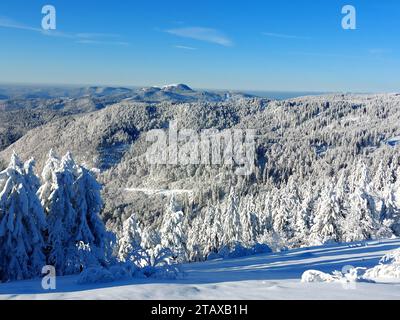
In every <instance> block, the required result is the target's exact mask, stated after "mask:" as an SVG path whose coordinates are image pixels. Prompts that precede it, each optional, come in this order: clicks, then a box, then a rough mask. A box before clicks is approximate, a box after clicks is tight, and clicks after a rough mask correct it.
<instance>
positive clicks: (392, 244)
mask: <svg viewBox="0 0 400 320" xmlns="http://www.w3.org/2000/svg"><path fill="white" fill-rule="evenodd" d="M398 247H400V239H392V240H385V241H369V242H364V243H354V244H342V245H336V244H335V245H326V246H324V247H313V248H303V249H296V250H290V251H287V252H283V253H277V254H268V255H258V256H251V257H244V258H239V259H233V260H225V261H222V260H216V261H210V262H205V263H194V264H188V265H184V266H183V269H184V270H185V272H186V276H185V277H184V278H183V279H179V280H149V279H135V280H130V281H120V282H114V283H108V284H99V285H78V284H76V279H77V277H76V276H68V277H59V278H58V279H57V290H55V291H54V292H53V293H45V292H44V291H43V290H42V289H41V286H40V280H31V281H20V282H12V283H5V284H0V299H400V280H399V282H391V283H352V284H340V283H301V282H300V278H301V275H302V273H303V272H304V271H305V270H308V269H316V270H321V271H324V272H331V271H334V270H342V268H343V267H345V266H348V265H351V266H354V267H368V268H370V267H373V266H374V265H376V264H377V263H378V262H379V259H380V258H381V257H382V256H383V255H384V254H386V253H387V252H388V251H391V250H393V249H396V248H398Z"/></svg>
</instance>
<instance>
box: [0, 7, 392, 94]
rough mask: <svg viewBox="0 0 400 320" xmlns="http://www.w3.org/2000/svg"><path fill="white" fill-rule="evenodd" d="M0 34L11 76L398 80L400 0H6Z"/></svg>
mask: <svg viewBox="0 0 400 320" xmlns="http://www.w3.org/2000/svg"><path fill="white" fill-rule="evenodd" d="M45 4H51V5H54V6H55V8H56V10H57V11H56V13H57V15H56V18H57V29H56V30H55V31H50V33H45V32H43V31H41V20H42V17H43V15H42V13H41V10H42V6H43V5H45ZM347 4H351V5H353V6H354V7H355V8H356V10H357V29H356V30H344V29H342V26H341V20H342V18H343V15H342V13H341V10H342V7H343V6H344V5H347ZM0 41H1V44H2V46H1V48H0V82H7V83H10V82H11V83H48V84H98V85H125V86H134V85H138V86H139V85H144V86H146V85H163V84H168V83H187V84H188V85H190V86H192V87H195V88H212V89H238V90H282V91H357V92H378V91H380V92H382V91H399V90H400V1H398V0H379V1H378V0H348V1H339V0H279V1H275V0H274V1H272V0H271V1H269V0H201V1H200V0H185V1H180V0H169V1H165V0H163V1H161V0H150V1H135V0H132V1H127V0H124V1H122V0H114V1H108V0H101V1H100V0H84V1H82V0H79V1H78V0H46V1H37V0H29V1H26V0H2V1H1V2H0Z"/></svg>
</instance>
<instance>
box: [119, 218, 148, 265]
mask: <svg viewBox="0 0 400 320" xmlns="http://www.w3.org/2000/svg"><path fill="white" fill-rule="evenodd" d="M140 232H141V231H140V227H139V224H138V222H137V221H136V218H135V215H134V214H132V215H131V216H130V217H129V218H128V219H126V220H125V221H124V223H123V227H122V233H121V236H120V238H119V240H118V246H119V249H118V259H119V260H120V261H123V262H125V261H128V260H129V259H130V258H131V257H133V258H134V257H135V253H136V252H137V251H139V250H141V246H140V245H141V242H142V238H141V236H140Z"/></svg>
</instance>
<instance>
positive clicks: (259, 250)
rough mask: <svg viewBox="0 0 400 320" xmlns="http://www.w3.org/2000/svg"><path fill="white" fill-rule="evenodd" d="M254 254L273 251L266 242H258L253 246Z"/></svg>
mask: <svg viewBox="0 0 400 320" xmlns="http://www.w3.org/2000/svg"><path fill="white" fill-rule="evenodd" d="M251 250H252V253H253V254H263V253H272V249H271V248H270V247H269V246H267V245H266V244H262V243H256V244H255V245H254V246H253V247H252V248H251Z"/></svg>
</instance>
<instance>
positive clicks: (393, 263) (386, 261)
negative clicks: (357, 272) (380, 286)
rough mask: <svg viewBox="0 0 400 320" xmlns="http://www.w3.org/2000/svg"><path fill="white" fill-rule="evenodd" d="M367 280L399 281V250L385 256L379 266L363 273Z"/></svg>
mask: <svg viewBox="0 0 400 320" xmlns="http://www.w3.org/2000/svg"><path fill="white" fill-rule="evenodd" d="M365 278H368V279H379V278H380V279H400V248H399V249H396V250H394V251H392V252H390V253H388V254H387V255H385V256H384V257H383V258H382V259H381V261H380V262H379V264H378V265H377V266H375V267H373V268H371V269H368V270H367V271H366V273H365Z"/></svg>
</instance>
